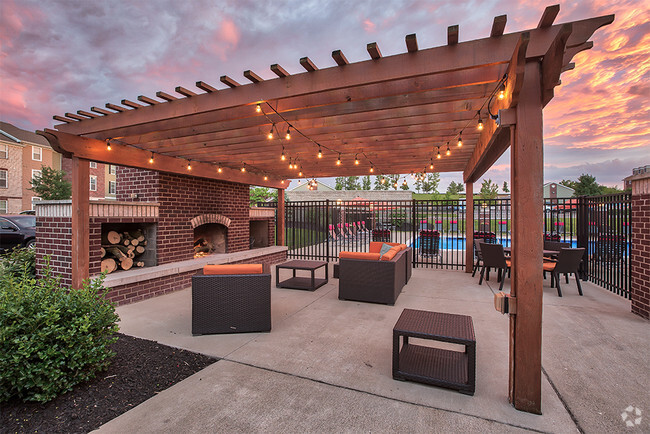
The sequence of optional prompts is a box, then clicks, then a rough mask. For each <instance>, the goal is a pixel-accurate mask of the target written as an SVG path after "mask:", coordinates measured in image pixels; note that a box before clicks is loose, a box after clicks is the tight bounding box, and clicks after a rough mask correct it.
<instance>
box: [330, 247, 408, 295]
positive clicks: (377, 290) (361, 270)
mask: <svg viewBox="0 0 650 434" xmlns="http://www.w3.org/2000/svg"><path fill="white" fill-rule="evenodd" d="M383 244H384V243H381V242H371V243H370V248H369V252H341V253H340V255H339V299H340V300H354V301H365V302H370V303H382V304H390V305H393V304H395V301H396V300H397V297H398V296H399V294H400V293H401V292H402V288H403V287H404V285H405V284H406V283H407V281H408V279H409V278H410V273H409V271H410V270H407V268H409V267H407V264H409V262H410V260H411V256H410V255H411V251H410V250H411V249H410V248H409V247H406V246H405V245H396V246H393V249H392V250H393V251H394V254H387V256H384V257H383V258H380V253H379V250H380V249H381V246H382V245H383ZM389 256H390V257H389Z"/></svg>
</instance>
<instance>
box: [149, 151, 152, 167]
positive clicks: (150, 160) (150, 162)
mask: <svg viewBox="0 0 650 434" xmlns="http://www.w3.org/2000/svg"><path fill="white" fill-rule="evenodd" d="M149 164H153V152H152V153H151V157H149Z"/></svg>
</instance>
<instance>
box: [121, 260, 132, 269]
mask: <svg viewBox="0 0 650 434" xmlns="http://www.w3.org/2000/svg"><path fill="white" fill-rule="evenodd" d="M120 267H121V268H122V270H130V269H131V267H133V259H131V258H123V259H120Z"/></svg>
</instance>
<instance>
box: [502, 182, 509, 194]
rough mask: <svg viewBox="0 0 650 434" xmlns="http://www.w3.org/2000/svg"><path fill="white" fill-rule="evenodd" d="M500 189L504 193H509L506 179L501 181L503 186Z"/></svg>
mask: <svg viewBox="0 0 650 434" xmlns="http://www.w3.org/2000/svg"><path fill="white" fill-rule="evenodd" d="M501 190H503V192H504V193H510V189H509V188H508V182H507V181H503V187H501Z"/></svg>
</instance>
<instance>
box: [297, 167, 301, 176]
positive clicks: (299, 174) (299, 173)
mask: <svg viewBox="0 0 650 434" xmlns="http://www.w3.org/2000/svg"><path fill="white" fill-rule="evenodd" d="M298 176H302V166H300V171H299V172H298Z"/></svg>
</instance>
